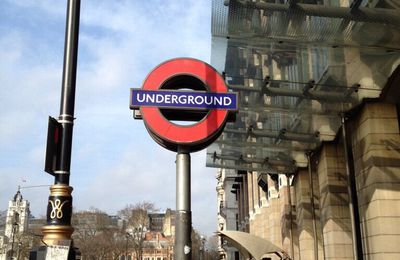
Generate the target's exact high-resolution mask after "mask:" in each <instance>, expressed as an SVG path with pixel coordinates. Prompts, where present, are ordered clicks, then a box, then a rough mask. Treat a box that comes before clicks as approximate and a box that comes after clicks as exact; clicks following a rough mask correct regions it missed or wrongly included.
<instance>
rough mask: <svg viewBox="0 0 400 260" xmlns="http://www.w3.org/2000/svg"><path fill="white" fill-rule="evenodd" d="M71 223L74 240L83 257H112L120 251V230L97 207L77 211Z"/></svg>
mask: <svg viewBox="0 0 400 260" xmlns="http://www.w3.org/2000/svg"><path fill="white" fill-rule="evenodd" d="M72 224H73V226H74V227H75V232H74V235H73V238H74V242H75V244H76V246H77V247H78V248H79V250H80V251H81V254H82V257H84V258H85V259H113V258H114V257H115V255H117V256H119V255H120V253H121V252H122V243H121V241H120V240H121V230H120V229H119V228H118V227H117V226H113V225H112V224H111V219H110V217H109V216H108V215H107V214H106V213H104V212H102V211H100V210H98V209H91V210H90V211H81V212H77V213H74V215H73V217H72Z"/></svg>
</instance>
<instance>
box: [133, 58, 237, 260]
mask: <svg viewBox="0 0 400 260" xmlns="http://www.w3.org/2000/svg"><path fill="white" fill-rule="evenodd" d="M188 89H189V91H188ZM237 103H238V102H237V94H236V93H230V92H228V88H227V87H226V85H225V81H224V79H223V78H222V76H221V75H220V74H218V72H217V71H216V70H215V69H214V68H212V67H211V66H210V65H208V64H207V63H204V62H202V61H199V60H195V59H189V58H180V59H173V60H169V61H166V62H164V63H162V64H160V65H159V66H158V67H156V68H155V69H154V70H153V71H152V72H151V73H150V74H149V75H148V76H147V78H146V80H145V81H144V83H143V86H142V88H141V89H131V97H130V108H131V109H133V110H134V116H135V118H141V119H143V120H144V123H145V125H146V128H147V131H148V132H149V134H150V136H151V137H152V138H153V139H154V140H155V141H156V142H157V143H158V144H160V145H161V146H163V147H164V148H166V149H168V150H171V151H174V152H177V156H176V217H175V246H174V254H175V257H174V259H179V260H190V259H191V258H192V241H191V233H192V212H191V205H190V200H191V199H190V152H194V151H199V150H201V149H204V148H205V147H207V146H208V145H209V144H211V143H212V142H213V141H215V140H216V139H217V138H218V136H219V135H220V134H221V132H222V130H223V128H224V127H225V123H226V122H227V121H228V117H229V114H230V112H231V111H236V110H237V109H238V105H237ZM138 109H140V112H139V111H137V110H138ZM138 115H140V116H138ZM172 120H181V121H195V123H194V124H192V125H179V124H176V123H175V122H171V121H172Z"/></svg>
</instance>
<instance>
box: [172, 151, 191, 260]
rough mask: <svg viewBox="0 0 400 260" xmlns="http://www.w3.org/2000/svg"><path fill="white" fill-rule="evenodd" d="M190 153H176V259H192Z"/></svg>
mask: <svg viewBox="0 0 400 260" xmlns="http://www.w3.org/2000/svg"><path fill="white" fill-rule="evenodd" d="M191 232H192V211H191V195H190V154H189V153H185V152H179V151H178V153H177V155H176V216H175V241H176V242H175V259H185V260H186V259H192V239H191Z"/></svg>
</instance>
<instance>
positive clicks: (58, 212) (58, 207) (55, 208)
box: [49, 199, 69, 219]
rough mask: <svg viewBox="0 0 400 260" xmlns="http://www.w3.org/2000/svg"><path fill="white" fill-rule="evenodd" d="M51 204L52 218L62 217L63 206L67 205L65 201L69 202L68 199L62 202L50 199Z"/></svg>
mask: <svg viewBox="0 0 400 260" xmlns="http://www.w3.org/2000/svg"><path fill="white" fill-rule="evenodd" d="M49 202H50V204H51V207H52V209H51V212H50V218H51V219H55V218H57V219H61V218H62V217H63V212H62V207H63V206H64V205H65V203H67V202H69V201H68V200H66V201H64V202H63V203H61V200H59V199H56V200H54V201H52V200H49Z"/></svg>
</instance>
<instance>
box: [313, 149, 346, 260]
mask: <svg viewBox="0 0 400 260" xmlns="http://www.w3.org/2000/svg"><path fill="white" fill-rule="evenodd" d="M318 157H319V158H318V162H319V163H318V166H317V172H318V180H319V189H320V196H321V197H320V209H321V224H322V232H323V236H324V250H325V257H326V259H337V260H339V259H353V251H352V233H351V222H350V213H349V206H348V205H349V196H348V193H347V175H346V168H345V164H344V153H343V145H342V144H341V143H338V144H334V143H326V144H324V145H323V147H322V149H321V152H320V153H319V155H318Z"/></svg>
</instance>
